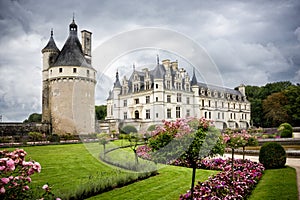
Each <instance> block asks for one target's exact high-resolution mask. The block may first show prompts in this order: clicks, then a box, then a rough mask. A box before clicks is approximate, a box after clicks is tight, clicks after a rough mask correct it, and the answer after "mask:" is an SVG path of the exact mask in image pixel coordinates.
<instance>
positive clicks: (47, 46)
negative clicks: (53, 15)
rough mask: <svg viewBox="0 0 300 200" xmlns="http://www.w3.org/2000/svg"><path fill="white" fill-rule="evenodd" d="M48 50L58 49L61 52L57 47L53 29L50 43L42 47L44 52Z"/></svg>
mask: <svg viewBox="0 0 300 200" xmlns="http://www.w3.org/2000/svg"><path fill="white" fill-rule="evenodd" d="M46 51H56V52H59V49H58V48H57V46H56V44H55V41H54V39H53V31H52V30H51V36H50V39H49V42H48V44H47V45H46V46H45V47H44V48H43V49H42V53H44V52H46Z"/></svg>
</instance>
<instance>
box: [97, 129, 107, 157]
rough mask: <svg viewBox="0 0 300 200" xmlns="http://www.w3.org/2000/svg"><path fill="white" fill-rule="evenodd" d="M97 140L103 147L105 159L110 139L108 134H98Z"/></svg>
mask: <svg viewBox="0 0 300 200" xmlns="http://www.w3.org/2000/svg"><path fill="white" fill-rule="evenodd" d="M97 139H98V141H99V144H102V145H103V156H104V157H105V151H106V150H105V145H106V144H108V143H109V141H110V137H109V135H108V134H107V133H99V134H97Z"/></svg>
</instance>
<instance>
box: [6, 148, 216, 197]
mask: <svg viewBox="0 0 300 200" xmlns="http://www.w3.org/2000/svg"><path fill="white" fill-rule="evenodd" d="M110 145H111V146H109V145H108V148H111V147H114V146H116V145H114V144H110ZM101 148H102V147H101V146H100V145H99V144H98V143H89V144H85V145H84V144H68V145H67V144H66V145H49V146H32V147H24V148H23V149H24V150H25V151H26V152H27V153H28V155H27V156H26V160H29V159H33V160H35V161H37V162H39V163H40V164H41V166H42V172H41V173H40V174H35V175H33V176H32V180H33V186H32V187H42V186H43V185H44V184H46V183H47V184H49V185H50V186H52V189H53V193H54V194H57V195H58V196H60V197H67V196H69V195H66V194H69V193H72V192H73V193H75V192H76V191H78V190H80V186H81V185H84V184H85V185H86V184H87V183H89V182H90V181H91V177H93V178H94V179H95V178H97V177H99V174H106V175H109V174H111V175H112V176H123V177H128V178H130V179H133V178H135V177H136V176H133V175H134V174H136V173H130V172H128V171H125V170H122V171H120V170H117V169H116V168H115V167H111V166H108V165H107V164H104V163H102V162H101V161H99V159H98V157H99V156H98V155H99V151H100V150H101ZM10 150H12V149H10ZM125 151H127V152H128V153H130V152H132V151H130V149H125ZM160 168H161V169H160V170H159V175H157V176H155V177H152V178H150V179H149V182H144V181H145V180H143V181H139V182H136V183H134V184H131V185H132V186H131V187H132V190H130V191H131V192H128V190H127V189H126V187H127V186H126V187H123V188H122V189H121V191H122V190H124V189H125V190H126V193H127V194H126V195H127V197H128V198H130V199H132V198H133V196H137V195H136V193H139V194H140V195H146V194H148V195H147V196H149V198H150V199H156V197H155V195H158V196H170V197H171V199H177V198H178V197H179V195H180V194H181V193H185V192H186V191H187V190H188V189H189V187H190V180H191V169H188V168H182V167H174V166H166V167H164V166H161V165H160ZM198 171H199V172H198V179H200V178H201V180H206V179H207V178H208V176H209V175H211V174H214V173H217V172H216V171H208V170H198ZM103 172H105V173H103ZM128 174H129V175H128ZM131 174H133V175H132V176H130V175H131ZM132 177H133V178H132ZM100 178H101V177H100ZM104 178H105V179H107V177H104ZM153 178H154V179H153ZM198 179H197V180H198ZM98 182H99V180H98ZM137 188H139V189H137ZM143 188H144V189H143ZM115 191H120V190H119V189H117V190H113V191H112V194H109V193H104V195H106V197H101V199H102V198H107V199H111V198H115V199H119V198H120V196H118V195H119V194H115V196H114V197H110V195H114V194H113V193H114V192H115ZM141 191H143V192H141ZM149 191H151V193H152V194H151V195H149ZM107 195H108V196H107ZM121 196H122V198H123V196H124V194H121ZM158 196H157V197H158ZM96 198H99V196H97V197H96ZM124 198H125V196H124Z"/></svg>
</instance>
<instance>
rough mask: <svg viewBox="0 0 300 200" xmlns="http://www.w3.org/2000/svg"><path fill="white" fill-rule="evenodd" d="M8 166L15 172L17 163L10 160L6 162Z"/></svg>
mask: <svg viewBox="0 0 300 200" xmlns="http://www.w3.org/2000/svg"><path fill="white" fill-rule="evenodd" d="M6 165H7V167H8V168H9V170H10V171H14V170H15V162H14V161H13V160H12V159H8V161H6Z"/></svg>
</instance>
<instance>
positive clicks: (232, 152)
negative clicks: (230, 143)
mask: <svg viewBox="0 0 300 200" xmlns="http://www.w3.org/2000/svg"><path fill="white" fill-rule="evenodd" d="M231 159H232V163H231V171H232V184H233V181H234V168H233V166H234V149H233V148H232V149H231Z"/></svg>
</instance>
